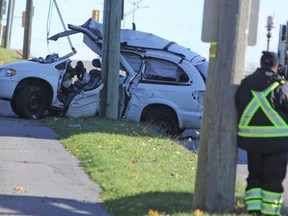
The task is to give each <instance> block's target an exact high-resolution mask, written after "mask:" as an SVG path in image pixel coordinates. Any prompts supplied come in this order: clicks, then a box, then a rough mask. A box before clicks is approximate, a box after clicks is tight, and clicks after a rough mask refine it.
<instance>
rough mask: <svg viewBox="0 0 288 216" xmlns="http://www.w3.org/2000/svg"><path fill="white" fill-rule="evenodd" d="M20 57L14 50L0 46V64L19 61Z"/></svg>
mask: <svg viewBox="0 0 288 216" xmlns="http://www.w3.org/2000/svg"><path fill="white" fill-rule="evenodd" d="M21 59H22V58H21V56H20V55H18V54H17V53H16V50H12V49H4V48H0V65H2V64H7V63H11V62H16V61H20V60H21Z"/></svg>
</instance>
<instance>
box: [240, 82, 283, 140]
mask: <svg viewBox="0 0 288 216" xmlns="http://www.w3.org/2000/svg"><path fill="white" fill-rule="evenodd" d="M279 85H280V83H278V82H275V83H273V84H272V85H270V87H268V88H267V89H266V90H265V91H262V92H256V91H253V90H252V95H253V98H252V100H251V101H250V102H249V104H248V105H247V107H246V108H245V110H244V112H243V114H242V116H241V119H240V122H239V124H238V135H239V136H243V137H286V136H288V125H287V123H286V122H285V121H284V120H283V118H282V117H281V116H280V115H279V114H278V112H277V111H276V110H275V109H273V107H272V106H271V104H270V103H269V101H268V100H267V95H268V94H269V93H270V92H272V91H273V90H274V89H276V88H277V87H278V86H279ZM259 108H260V109H261V110H262V111H263V112H264V114H265V115H266V116H267V118H268V119H269V120H270V122H271V124H272V126H249V123H250V121H251V119H252V118H253V117H254V115H255V113H256V112H257V110H258V109H259Z"/></svg>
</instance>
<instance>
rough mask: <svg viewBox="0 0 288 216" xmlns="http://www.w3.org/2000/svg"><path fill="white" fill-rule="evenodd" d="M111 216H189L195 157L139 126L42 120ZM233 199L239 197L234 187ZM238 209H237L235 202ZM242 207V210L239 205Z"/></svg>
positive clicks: (95, 120)
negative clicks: (97, 191) (72, 157)
mask: <svg viewBox="0 0 288 216" xmlns="http://www.w3.org/2000/svg"><path fill="white" fill-rule="evenodd" d="M44 121H45V123H46V124H47V125H48V126H49V127H51V128H53V129H54V130H55V131H56V132H57V133H58V135H59V139H60V141H61V142H62V143H63V144H64V146H65V147H66V149H67V150H68V151H69V152H71V153H72V154H73V155H75V156H76V157H77V158H78V159H79V161H80V163H81V164H82V166H83V167H84V169H85V171H86V172H87V173H88V175H89V176H90V178H91V179H92V180H93V181H95V182H96V183H97V184H99V185H100V186H101V188H102V190H103V193H102V194H101V198H102V199H103V200H104V202H105V204H106V206H107V208H108V210H109V211H110V212H111V213H112V214H113V215H115V216H133V215H134V216H147V215H149V216H160V215H161V216H162V215H163V216H164V215H165V216H168V215H170V216H191V215H192V199H193V192H194V182H195V175H196V162H197V155H195V154H194V153H192V152H190V151H188V150H187V149H185V148H184V147H182V146H181V145H179V144H178V143H176V142H175V141H173V140H172V139H169V138H165V137H161V135H159V134H157V133H156V132H154V130H153V129H152V128H149V127H148V126H145V125H142V124H140V123H133V122H124V121H113V120H107V119H100V118H89V119H69V118H55V117H51V118H46V119H44ZM236 190H237V193H236V195H237V196H238V195H239V196H243V191H244V185H243V184H238V186H237V188H236ZM236 205H238V207H239V206H240V207H241V205H243V204H242V201H241V199H240V202H238V204H236ZM242 207H243V206H242Z"/></svg>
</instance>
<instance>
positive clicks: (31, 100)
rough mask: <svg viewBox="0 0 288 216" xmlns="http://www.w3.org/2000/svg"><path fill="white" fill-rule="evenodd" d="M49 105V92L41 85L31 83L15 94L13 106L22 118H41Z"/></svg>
mask: <svg viewBox="0 0 288 216" xmlns="http://www.w3.org/2000/svg"><path fill="white" fill-rule="evenodd" d="M48 105H49V94H48V92H47V91H46V90H45V89H43V88H41V87H40V86H36V85H30V86H27V87H25V88H23V89H22V90H21V91H19V92H18V93H17V95H16V96H15V100H14V102H12V104H11V106H13V107H14V108H13V107H12V109H13V110H15V111H14V112H15V113H16V114H17V115H19V116H20V117H21V118H39V117H41V116H42V115H43V113H44V111H45V110H46V109H47V108H48Z"/></svg>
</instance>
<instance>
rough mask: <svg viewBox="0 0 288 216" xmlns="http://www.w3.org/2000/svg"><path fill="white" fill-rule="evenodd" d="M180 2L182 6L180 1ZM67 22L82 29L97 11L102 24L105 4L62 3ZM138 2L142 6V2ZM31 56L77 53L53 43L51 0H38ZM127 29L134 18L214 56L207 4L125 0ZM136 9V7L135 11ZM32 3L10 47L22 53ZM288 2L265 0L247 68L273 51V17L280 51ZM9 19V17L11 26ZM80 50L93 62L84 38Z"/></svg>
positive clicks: (98, 0)
mask: <svg viewBox="0 0 288 216" xmlns="http://www.w3.org/2000/svg"><path fill="white" fill-rule="evenodd" d="M176 2H177V3H176ZM57 3H58V5H59V8H60V11H61V14H62V17H63V20H64V22H65V23H66V24H74V25H82V24H83V23H85V21H86V20H88V19H89V18H90V17H91V15H92V10H100V22H101V21H102V18H103V7H104V3H103V0H57ZM136 3H137V4H136ZM33 4H34V16H33V21H32V23H33V26H32V35H31V38H32V41H31V55H33V56H35V57H40V56H41V57H45V56H46V55H47V54H49V53H59V55H60V56H61V55H65V54H67V53H68V52H70V51H71V49H70V47H69V44H68V42H67V40H65V39H61V40H59V41H57V42H54V41H50V42H49V43H47V35H48V36H52V35H53V34H56V33H58V32H61V31H63V30H64V29H63V26H62V24H61V21H60V18H59V16H58V14H57V11H56V7H55V6H53V7H52V13H51V14H50V17H51V19H50V22H49V19H48V11H49V5H50V0H46V1H44V0H34V1H33ZM124 6H125V7H124V21H122V23H121V26H122V28H131V27H132V24H131V23H132V21H133V17H134V22H135V23H136V27H137V30H139V31H144V32H150V33H153V34H155V35H158V36H160V37H163V38H165V39H168V40H171V41H174V42H176V43H178V44H180V45H182V46H184V47H187V48H190V49H191V50H193V51H194V52H196V53H198V54H200V55H202V56H204V57H206V58H208V55H209V46H210V45H209V43H205V42H203V41H201V33H202V20H203V6H204V0H178V1H173V0H125V4H124ZM134 6H135V7H134ZM25 7H26V1H24V0H18V1H17V0H16V1H15V11H14V21H13V24H12V33H11V34H12V35H11V42H10V48H12V49H19V50H22V48H23V35H24V28H23V27H22V26H21V25H22V18H21V17H22V12H23V11H25ZM287 8H288V1H287V0H273V1H271V0H260V9H259V16H258V30H257V43H256V45H255V46H251V47H248V48H247V51H246V63H245V65H246V68H247V67H248V68H251V67H257V66H259V65H258V64H259V58H260V56H261V52H262V51H263V50H266V48H267V37H266V35H267V29H266V27H265V26H266V23H267V17H268V16H273V17H274V28H273V29H272V31H271V33H272V38H271V39H270V51H275V52H276V51H277V46H278V36H279V26H280V24H286V22H287V21H288V13H287ZM5 16H7V13H6V14H5V15H4V16H3V20H4V23H3V25H5V18H6V17H5ZM71 40H72V43H73V46H74V47H75V48H76V50H77V54H76V55H75V56H74V57H73V58H75V59H83V60H85V59H92V58H93V57H94V54H93V53H92V52H90V51H89V49H87V47H86V46H85V44H83V43H82V36H81V35H79V36H73V37H71Z"/></svg>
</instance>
